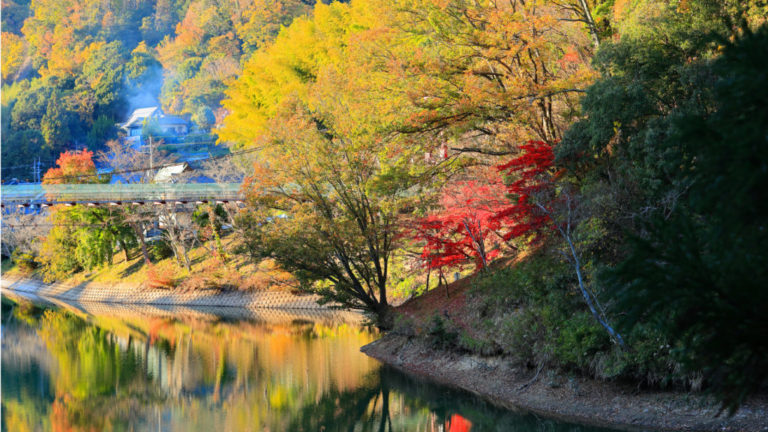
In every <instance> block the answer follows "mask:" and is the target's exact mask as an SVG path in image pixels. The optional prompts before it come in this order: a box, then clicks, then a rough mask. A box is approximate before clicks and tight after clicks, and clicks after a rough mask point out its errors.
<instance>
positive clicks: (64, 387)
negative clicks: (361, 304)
mask: <svg viewBox="0 0 768 432" xmlns="http://www.w3.org/2000/svg"><path fill="white" fill-rule="evenodd" d="M16 302H18V303H12V302H10V301H8V300H7V299H5V298H4V300H3V315H2V319H3V327H2V343H3V351H2V408H3V413H2V430H8V431H102V430H115V431H128V430H169V431H193V430H200V431H245V430H254V431H452V432H455V431H470V430H472V431H481V430H483V431H484V430H494V431H495V430H499V431H501V430H504V431H506V430H537V431H538V430H584V429H583V428H578V427H572V426H569V425H565V424H560V423H555V422H551V421H544V420H540V419H537V418H535V417H532V416H523V415H519V414H515V413H512V412H508V411H502V410H498V409H495V408H493V407H491V406H489V405H487V404H485V403H483V402H481V401H478V400H477V399H475V398H472V397H469V396H466V395H464V394H463V393H457V392H453V391H449V390H446V389H445V388H443V387H438V386H434V385H429V384H427V383H424V382H421V381H416V380H413V379H411V378H409V377H408V376H405V375H403V374H400V373H398V372H396V371H394V370H391V369H389V368H382V367H381V366H380V365H379V364H378V363H377V362H376V361H374V360H372V359H370V358H368V357H366V356H365V355H363V354H361V353H360V352H359V349H360V346H362V345H364V344H366V343H368V342H370V341H372V340H373V339H374V338H376V337H377V335H376V334H375V332H373V331H371V330H368V329H366V328H364V327H362V326H360V325H359V324H358V323H354V322H353V323H349V322H348V321H349V318H350V317H349V316H347V317H344V316H339V315H318V314H309V313H307V312H305V313H304V315H291V314H287V313H280V312H263V313H255V312H247V311H243V312H240V313H241V315H239V316H231V310H230V311H229V312H227V314H230V316H229V317H227V316H222V314H221V313H211V312H206V311H196V310H174V311H168V310H162V309H153V308H146V307H145V308H140V309H139V308H127V307H107V306H93V305H91V306H86V305H58V306H59V307H50V305H49V306H46V307H39V306H36V305H34V304H32V303H29V302H26V301H20V302H19V300H18V299H16ZM353 321H354V320H353ZM574 428H575V429H574Z"/></svg>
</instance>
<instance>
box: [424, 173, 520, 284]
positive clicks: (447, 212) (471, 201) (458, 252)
mask: <svg viewBox="0 0 768 432" xmlns="http://www.w3.org/2000/svg"><path fill="white" fill-rule="evenodd" d="M440 203H441V207H442V209H441V212H440V213H438V214H433V215H430V216H428V217H425V218H423V219H421V220H419V221H418V223H417V226H416V230H415V231H416V235H415V237H416V238H417V239H419V240H422V241H424V242H425V244H424V247H423V249H422V254H421V258H422V259H423V260H424V262H425V263H426V265H427V267H428V268H433V269H434V268H443V267H457V266H461V265H463V264H464V263H466V262H470V261H474V262H475V265H476V267H477V268H485V267H487V266H488V263H489V262H490V261H491V260H492V259H493V258H495V257H496V256H498V254H499V243H500V242H501V241H502V238H501V235H500V234H499V230H500V229H501V224H502V222H501V220H499V219H498V218H496V217H495V215H496V214H497V213H498V212H499V211H500V210H501V209H502V208H503V207H504V205H505V204H506V199H505V197H504V188H503V185H502V184H501V182H500V181H493V182H485V183H483V182H480V181H476V180H472V181H464V182H459V183H454V184H449V185H447V186H446V187H445V189H444V190H443V195H442V197H441V200H440Z"/></svg>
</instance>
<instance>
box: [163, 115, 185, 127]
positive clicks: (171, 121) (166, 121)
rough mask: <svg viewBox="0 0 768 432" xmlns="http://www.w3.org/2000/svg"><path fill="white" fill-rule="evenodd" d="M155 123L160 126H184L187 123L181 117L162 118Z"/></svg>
mask: <svg viewBox="0 0 768 432" xmlns="http://www.w3.org/2000/svg"><path fill="white" fill-rule="evenodd" d="M157 122H158V123H160V124H161V125H186V124H188V123H189V122H187V121H186V120H184V119H183V118H181V117H177V116H172V115H165V116H162V117H160V118H159V119H158V120H157Z"/></svg>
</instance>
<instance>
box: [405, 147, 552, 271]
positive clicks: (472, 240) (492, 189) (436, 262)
mask: <svg viewBox="0 0 768 432" xmlns="http://www.w3.org/2000/svg"><path fill="white" fill-rule="evenodd" d="M520 150H521V154H520V155H519V156H518V157H516V158H514V159H512V160H510V161H509V162H507V163H505V164H502V165H499V166H497V167H496V169H497V173H500V174H502V176H504V177H507V178H513V179H514V180H513V181H511V182H510V183H508V184H505V183H504V182H503V181H502V179H501V178H495V179H491V180H485V181H477V180H471V181H463V182H459V183H454V184H449V185H447V186H446V187H445V189H444V190H443V195H442V198H441V207H442V208H441V211H440V212H439V213H437V214H433V215H430V216H428V217H425V218H423V219H421V220H419V221H418V222H417V224H416V229H415V236H414V237H415V238H416V239H417V240H421V241H423V242H424V247H423V249H422V254H421V259H422V260H423V261H424V262H425V264H426V266H427V268H430V269H441V268H444V267H460V266H462V265H464V264H465V263H467V262H471V261H474V263H475V266H476V268H478V269H483V268H485V267H487V266H488V264H489V263H490V261H491V260H493V259H494V258H496V257H497V256H498V255H499V254H500V252H501V248H502V246H503V245H504V244H506V242H507V241H509V240H511V239H515V238H519V237H524V236H528V235H532V236H531V238H529V239H528V240H529V241H530V242H535V241H538V240H539V239H540V238H541V237H542V234H543V233H544V232H545V231H546V230H547V228H551V227H552V219H551V217H550V214H548V212H547V208H548V207H547V206H548V205H551V204H548V203H552V202H553V201H552V200H553V199H554V187H553V182H552V172H551V171H552V166H553V162H554V154H553V151H552V146H551V145H549V144H547V143H545V142H541V141H531V142H528V143H527V144H524V145H522V146H520Z"/></svg>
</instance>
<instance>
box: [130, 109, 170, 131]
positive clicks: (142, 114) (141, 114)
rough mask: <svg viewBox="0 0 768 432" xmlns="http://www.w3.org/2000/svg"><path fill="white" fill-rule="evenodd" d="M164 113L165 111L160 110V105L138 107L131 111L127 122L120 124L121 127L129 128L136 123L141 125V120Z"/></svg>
mask: <svg viewBox="0 0 768 432" xmlns="http://www.w3.org/2000/svg"><path fill="white" fill-rule="evenodd" d="M156 113H157V114H162V113H163V112H162V111H161V110H160V107H157V106H153V107H147V108H137V109H135V110H133V112H132V113H131V118H129V119H128V121H127V122H125V123H123V124H122V125H120V127H123V128H128V127H131V126H133V125H135V124H136V123H139V125H141V122H143V121H144V119H145V118H147V117H150V116H152V115H154V114H156Z"/></svg>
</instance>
